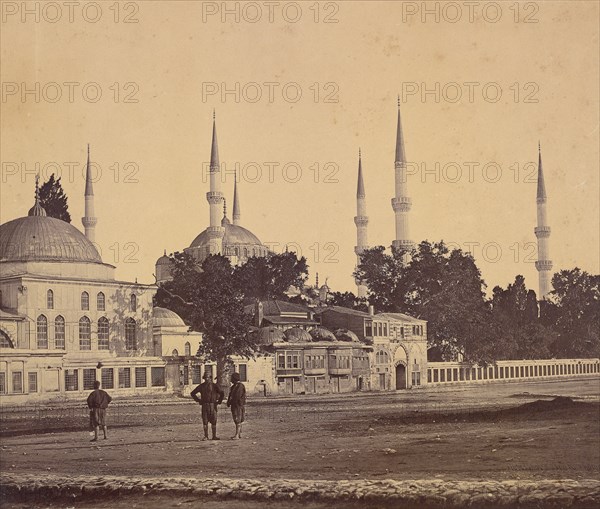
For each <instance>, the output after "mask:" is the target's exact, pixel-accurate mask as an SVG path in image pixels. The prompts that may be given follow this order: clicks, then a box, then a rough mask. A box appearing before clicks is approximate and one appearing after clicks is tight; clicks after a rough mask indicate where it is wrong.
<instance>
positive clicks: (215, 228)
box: [206, 111, 225, 254]
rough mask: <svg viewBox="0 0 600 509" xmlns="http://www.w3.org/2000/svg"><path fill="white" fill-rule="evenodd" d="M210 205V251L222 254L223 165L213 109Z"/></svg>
mask: <svg viewBox="0 0 600 509" xmlns="http://www.w3.org/2000/svg"><path fill="white" fill-rule="evenodd" d="M206 200H207V201H208V204H209V206H210V225H209V227H208V238H209V245H208V248H209V253H208V254H220V253H221V251H222V249H223V236H224V235H225V229H224V228H223V227H222V226H221V206H222V202H223V193H222V192H221V165H220V164H219V147H218V146H217V121H216V118H215V113H214V111H213V132H212V145H211V149H210V191H209V192H208V193H206Z"/></svg>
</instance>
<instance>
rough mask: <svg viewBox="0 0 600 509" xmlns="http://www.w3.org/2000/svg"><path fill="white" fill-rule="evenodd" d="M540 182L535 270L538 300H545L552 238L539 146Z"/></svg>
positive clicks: (548, 281) (548, 289) (548, 279)
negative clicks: (536, 272)
mask: <svg viewBox="0 0 600 509" xmlns="http://www.w3.org/2000/svg"><path fill="white" fill-rule="evenodd" d="M538 154H539V159H538V180H537V199H536V202H537V226H536V227H535V229H534V231H535V236H536V237H537V243H538V260H537V262H535V268H536V269H537V271H538V273H539V280H540V290H539V293H538V300H545V299H546V297H547V296H548V293H549V292H550V279H551V273H550V271H551V270H552V260H550V251H549V249H548V239H549V237H550V227H549V226H548V219H547V216H546V201H547V197H546V186H545V185H544V171H543V170H542V148H541V146H540V145H539V144H538Z"/></svg>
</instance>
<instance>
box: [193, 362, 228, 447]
mask: <svg viewBox="0 0 600 509" xmlns="http://www.w3.org/2000/svg"><path fill="white" fill-rule="evenodd" d="M202 378H204V382H203V383H201V384H200V385H199V386H198V387H196V388H195V389H194V390H193V391H192V392H191V394H190V396H192V398H194V400H195V401H197V402H198V403H200V405H201V406H202V426H203V427H204V438H203V439H202V440H208V423H210V426H211V428H212V439H213V440H219V437H217V405H220V404H221V403H223V398H224V397H225V394H224V393H223V391H222V390H221V388H220V387H219V386H218V385H217V384H215V383H213V381H212V375H211V374H210V373H208V372H205V373H204V376H203V377H202ZM198 394H199V395H200V397H198Z"/></svg>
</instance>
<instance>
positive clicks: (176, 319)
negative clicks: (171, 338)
mask: <svg viewBox="0 0 600 509" xmlns="http://www.w3.org/2000/svg"><path fill="white" fill-rule="evenodd" d="M152 325H154V326H155V327H186V325H185V322H184V321H183V319H182V318H181V317H180V316H179V315H178V314H177V313H175V312H174V311H171V310H170V309H167V308H161V307H155V308H154V309H153V310H152Z"/></svg>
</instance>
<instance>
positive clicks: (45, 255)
mask: <svg viewBox="0 0 600 509" xmlns="http://www.w3.org/2000/svg"><path fill="white" fill-rule="evenodd" d="M37 261H70V262H88V263H102V259H101V258H100V254H99V253H98V250H97V249H96V248H95V247H94V245H93V244H92V243H91V242H90V241H89V240H88V239H87V237H86V236H85V235H84V234H83V233H81V232H80V231H79V230H78V229H77V228H75V227H74V226H72V225H71V224H69V223H67V222H65V221H61V220H60V219H55V218H53V217H47V216H44V215H31V216H27V217H20V218H18V219H14V220H12V221H9V222H8V223H4V224H3V225H0V262H37Z"/></svg>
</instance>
